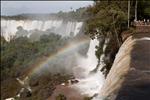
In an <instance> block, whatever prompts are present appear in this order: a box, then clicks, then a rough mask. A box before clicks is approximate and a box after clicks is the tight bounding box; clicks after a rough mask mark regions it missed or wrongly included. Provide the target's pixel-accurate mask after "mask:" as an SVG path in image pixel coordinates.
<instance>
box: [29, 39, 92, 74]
mask: <svg viewBox="0 0 150 100" xmlns="http://www.w3.org/2000/svg"><path fill="white" fill-rule="evenodd" d="M88 42H89V39H85V38H84V39H80V40H79V39H78V40H77V41H73V42H71V43H69V44H67V45H65V46H64V47H63V48H61V49H60V50H59V51H58V52H56V53H54V54H51V55H49V56H48V57H46V58H45V59H44V60H42V61H40V62H38V63H37V64H36V66H32V69H31V70H30V71H29V72H28V75H27V76H32V75H33V74H35V73H37V72H39V71H40V70H41V69H42V68H44V66H46V64H48V62H50V61H51V60H53V59H55V58H56V57H59V56H62V55H64V54H67V53H68V52H70V51H72V50H74V49H76V48H78V47H79V46H82V45H84V44H85V43H88Z"/></svg>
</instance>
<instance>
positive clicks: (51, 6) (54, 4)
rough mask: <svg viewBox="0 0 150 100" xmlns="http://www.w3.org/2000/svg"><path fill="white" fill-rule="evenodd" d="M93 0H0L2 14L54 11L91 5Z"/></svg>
mask: <svg viewBox="0 0 150 100" xmlns="http://www.w3.org/2000/svg"><path fill="white" fill-rule="evenodd" d="M92 3H93V1H1V14H2V15H16V14H22V13H55V12H59V11H60V10H61V11H70V10H71V7H72V9H77V8H80V7H85V6H88V5H92Z"/></svg>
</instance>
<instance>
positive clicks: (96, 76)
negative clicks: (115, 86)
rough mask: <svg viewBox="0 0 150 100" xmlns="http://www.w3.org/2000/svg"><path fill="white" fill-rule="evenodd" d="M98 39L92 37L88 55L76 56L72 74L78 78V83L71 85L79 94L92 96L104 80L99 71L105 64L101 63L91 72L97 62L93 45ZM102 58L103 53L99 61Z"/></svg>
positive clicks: (96, 92) (106, 41)
mask: <svg viewBox="0 0 150 100" xmlns="http://www.w3.org/2000/svg"><path fill="white" fill-rule="evenodd" d="M98 43H99V42H98V40H97V39H94V40H91V42H90V47H89V50H88V52H87V55H88V57H86V58H84V57H81V56H79V55H78V56H77V59H78V60H77V61H78V66H77V67H75V68H74V75H75V77H76V78H77V79H78V80H79V83H77V84H75V85H73V86H72V87H73V88H75V89H77V90H78V91H79V92H80V93H81V94H83V95H88V96H93V95H94V94H98V93H99V92H100V89H101V87H102V85H103V82H104V75H103V74H102V72H101V71H100V68H102V67H103V66H104V65H105V64H104V63H101V64H100V66H99V69H98V70H97V71H96V72H95V73H94V72H93V73H91V71H92V70H94V69H95V68H96V66H97V64H98V59H97V58H96V56H95V46H96V45H98ZM107 43H108V40H105V44H104V46H103V51H105V48H106V46H107ZM103 58H104V54H102V56H101V62H102V60H103Z"/></svg>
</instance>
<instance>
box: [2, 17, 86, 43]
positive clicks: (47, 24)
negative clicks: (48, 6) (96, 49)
mask: <svg viewBox="0 0 150 100" xmlns="http://www.w3.org/2000/svg"><path fill="white" fill-rule="evenodd" d="M82 24H83V22H77V21H65V20H47V21H41V20H11V19H10V20H5V19H1V35H2V36H4V38H5V39H6V40H7V41H9V40H10V38H11V36H15V35H16V32H17V27H19V26H21V27H22V28H23V29H24V30H26V31H27V32H28V35H29V36H30V35H31V34H32V32H33V31H34V30H40V31H49V32H53V33H56V34H59V35H61V36H70V35H71V34H73V36H76V35H77V34H78V33H79V31H80V29H81V27H82Z"/></svg>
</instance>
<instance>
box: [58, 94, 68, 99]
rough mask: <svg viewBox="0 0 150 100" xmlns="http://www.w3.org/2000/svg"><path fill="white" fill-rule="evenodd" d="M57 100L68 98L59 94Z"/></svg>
mask: <svg viewBox="0 0 150 100" xmlns="http://www.w3.org/2000/svg"><path fill="white" fill-rule="evenodd" d="M56 100H67V98H66V97H65V96H64V95H63V94H59V95H58V96H57V97H56Z"/></svg>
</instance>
